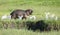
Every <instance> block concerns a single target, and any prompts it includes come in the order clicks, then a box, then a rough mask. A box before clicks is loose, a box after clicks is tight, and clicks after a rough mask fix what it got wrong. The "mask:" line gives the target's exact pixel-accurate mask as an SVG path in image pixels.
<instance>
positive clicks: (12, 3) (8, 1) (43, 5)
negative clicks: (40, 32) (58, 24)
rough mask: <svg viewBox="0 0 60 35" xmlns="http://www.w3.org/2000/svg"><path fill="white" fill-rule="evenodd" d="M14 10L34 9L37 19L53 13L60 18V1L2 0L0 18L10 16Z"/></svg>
mask: <svg viewBox="0 0 60 35" xmlns="http://www.w3.org/2000/svg"><path fill="white" fill-rule="evenodd" d="M14 9H24V10H26V9H33V11H34V12H33V15H36V17H37V18H41V17H42V15H43V16H44V13H45V12H51V13H54V14H55V15H57V16H58V17H60V0H0V16H2V15H5V14H7V15H9V14H10V13H11V12H12V11H13V10H14Z"/></svg>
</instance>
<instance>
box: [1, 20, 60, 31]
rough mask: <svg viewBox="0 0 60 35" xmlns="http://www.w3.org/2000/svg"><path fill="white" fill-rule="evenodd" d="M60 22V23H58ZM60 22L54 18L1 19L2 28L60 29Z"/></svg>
mask: <svg viewBox="0 0 60 35" xmlns="http://www.w3.org/2000/svg"><path fill="white" fill-rule="evenodd" d="M57 22H58V23H57ZM59 23H60V22H59V21H54V20H37V21H34V20H22V21H21V20H0V29H9V28H10V29H24V28H25V29H28V30H32V31H37V30H39V31H52V30H57V31H59V30H60V24H59Z"/></svg>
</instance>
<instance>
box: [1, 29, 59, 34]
mask: <svg viewBox="0 0 60 35" xmlns="http://www.w3.org/2000/svg"><path fill="white" fill-rule="evenodd" d="M0 35H60V31H50V32H37V31H36V32H33V31H29V30H25V29H19V30H17V29H7V30H6V29H2V30H0Z"/></svg>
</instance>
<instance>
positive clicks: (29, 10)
mask: <svg viewBox="0 0 60 35" xmlns="http://www.w3.org/2000/svg"><path fill="white" fill-rule="evenodd" d="M25 12H29V14H30V15H31V14H32V12H33V10H32V9H27V10H25Z"/></svg>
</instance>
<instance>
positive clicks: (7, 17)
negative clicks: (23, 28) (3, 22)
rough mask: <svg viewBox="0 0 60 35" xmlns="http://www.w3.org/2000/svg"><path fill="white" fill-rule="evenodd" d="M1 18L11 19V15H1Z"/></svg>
mask: <svg viewBox="0 0 60 35" xmlns="http://www.w3.org/2000/svg"><path fill="white" fill-rule="evenodd" d="M1 19H11V16H10V15H9V16H8V15H3V16H2V18H1Z"/></svg>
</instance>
